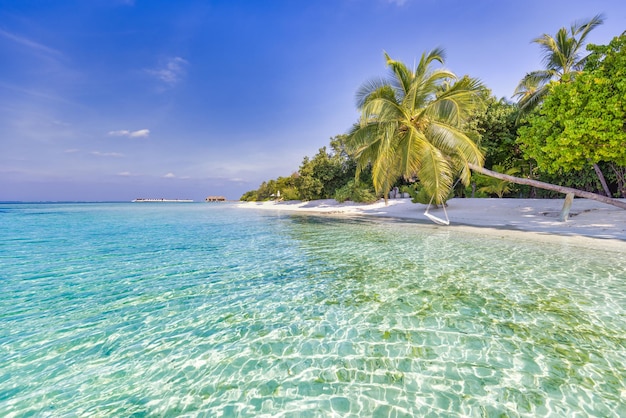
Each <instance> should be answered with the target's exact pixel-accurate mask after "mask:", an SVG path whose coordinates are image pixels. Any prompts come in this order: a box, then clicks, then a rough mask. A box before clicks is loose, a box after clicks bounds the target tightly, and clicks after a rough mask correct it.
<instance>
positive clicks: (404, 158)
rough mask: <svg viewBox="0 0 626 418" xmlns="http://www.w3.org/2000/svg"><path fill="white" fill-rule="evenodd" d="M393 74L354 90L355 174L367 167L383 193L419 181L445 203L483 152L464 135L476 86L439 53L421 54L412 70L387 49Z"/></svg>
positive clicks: (351, 144)
mask: <svg viewBox="0 0 626 418" xmlns="http://www.w3.org/2000/svg"><path fill="white" fill-rule="evenodd" d="M385 59H386V61H387V66H388V67H389V69H390V70H391V71H390V77H389V78H387V79H382V80H376V81H371V82H369V83H366V84H365V85H363V86H362V87H361V88H360V89H359V91H358V93H357V105H358V108H359V110H360V112H361V117H360V120H359V122H358V123H357V124H355V126H354V127H353V128H352V130H351V131H350V133H349V135H348V138H347V146H348V149H349V150H350V153H351V155H352V156H353V158H354V159H355V161H356V162H357V178H358V175H359V173H360V172H361V170H363V169H364V168H365V167H368V166H369V165H371V169H372V178H373V182H374V188H375V189H376V192H377V193H378V194H380V193H382V194H383V195H384V196H385V199H386V196H387V192H388V191H389V190H390V189H391V186H393V184H394V183H395V182H396V181H397V180H398V179H399V178H401V177H404V178H407V179H411V178H418V179H419V181H420V182H421V184H422V186H423V188H424V189H425V190H426V192H427V193H428V194H429V195H430V196H432V198H433V200H434V203H435V204H441V203H443V202H445V200H446V198H447V197H448V195H449V192H450V190H451V188H452V184H453V181H454V179H455V178H456V176H458V177H459V178H460V179H461V181H462V182H463V183H464V184H466V185H467V184H469V181H470V176H471V172H470V169H469V165H470V164H473V165H479V166H482V163H483V155H482V153H481V151H480V150H479V149H478V147H477V146H476V144H475V143H474V142H473V141H472V140H471V139H470V138H469V137H468V136H467V135H466V134H465V133H464V132H463V124H464V123H465V121H466V119H467V117H468V115H469V112H470V111H471V110H472V109H473V108H474V107H475V106H477V105H478V104H479V103H480V102H481V92H482V89H481V87H482V86H481V84H480V83H479V82H478V81H477V80H475V79H472V78H469V77H463V78H461V79H458V78H457V77H456V76H455V75H454V74H453V73H452V72H450V71H448V70H446V69H443V68H433V64H435V63H437V62H438V63H440V64H443V61H444V51H443V50H441V49H435V50H433V51H431V52H429V53H425V54H423V55H422V57H421V59H420V61H419V63H418V64H417V66H416V68H415V69H414V70H410V69H409V68H408V67H407V66H406V65H404V64H403V63H401V62H398V61H395V60H393V59H391V58H390V57H389V55H388V54H387V53H385Z"/></svg>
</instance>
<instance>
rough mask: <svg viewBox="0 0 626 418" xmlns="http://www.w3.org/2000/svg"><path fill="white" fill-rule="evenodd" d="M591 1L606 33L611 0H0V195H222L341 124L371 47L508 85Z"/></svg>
mask: <svg viewBox="0 0 626 418" xmlns="http://www.w3.org/2000/svg"><path fill="white" fill-rule="evenodd" d="M599 13H603V14H604V17H605V23H604V24H603V25H602V26H599V27H598V28H596V29H595V30H594V31H592V32H591V34H590V36H589V37H588V42H589V43H594V44H607V43H608V42H609V41H610V40H611V39H612V38H613V37H615V36H618V35H619V34H621V33H622V32H623V31H624V30H625V29H626V2H625V1H623V0H595V1H593V2H591V1H587V0H584V1H582V0H570V1H561V0H552V1H538V0H525V1H518V0H515V1H513V0H511V1H508V0H474V1H470V0H450V1H446V2H442V1H437V0H309V1H306V0H264V1H263V0H203V1H199V0H176V1H170V0H89V1H85V0H56V1H44V0H0V201H129V200H132V199H134V198H138V197H144V198H186V199H194V200H200V201H201V200H204V198H205V197H206V196H209V195H222V196H226V197H227V198H229V199H238V198H239V197H240V196H241V195H242V194H243V193H244V192H246V191H248V190H254V189H257V188H258V187H259V185H260V184H261V182H263V181H265V180H269V179H273V178H277V177H278V176H289V175H291V174H292V173H293V172H295V171H297V170H298V167H299V166H300V164H301V162H302V159H303V158H304V157H305V156H309V157H312V156H313V155H315V154H316V153H317V152H318V150H319V149H320V148H321V147H323V146H327V145H328V144H329V142H330V139H331V138H332V137H334V136H336V135H339V134H344V133H346V132H347V131H348V130H349V128H350V127H351V125H352V124H353V123H354V122H355V121H356V120H357V119H358V111H357V109H356V105H355V94H356V91H357V90H358V88H359V87H360V86H361V85H362V84H363V83H365V82H367V81H368V80H371V79H375V78H380V77H384V76H385V75H386V74H387V69H386V67H385V61H384V57H383V54H384V52H385V51H386V52H387V53H388V54H389V55H390V56H391V57H392V58H394V59H396V60H399V61H403V62H405V63H406V64H408V65H409V66H411V67H413V64H414V63H415V62H416V60H418V59H419V57H420V56H421V55H422V53H424V52H426V51H429V50H432V49H434V48H436V47H442V48H444V49H445V51H446V62H445V67H446V68H448V69H450V70H451V71H453V72H454V73H456V74H457V75H459V76H461V75H465V74H467V75H470V76H472V77H477V78H479V79H480V80H482V82H483V83H484V84H485V85H486V86H487V87H488V88H489V89H491V91H492V92H493V94H494V95H495V96H497V97H505V98H511V96H512V95H513V92H514V90H515V87H516V85H517V83H518V82H519V80H520V79H521V78H522V77H523V76H524V74H526V73H527V72H529V71H533V70H537V69H541V68H542V62H541V53H540V50H539V48H538V46H537V45H536V44H533V43H532V42H531V41H532V39H533V38H536V37H538V36H540V35H542V34H544V33H548V34H550V35H554V34H555V33H556V31H557V30H558V29H559V28H561V27H564V26H565V27H569V26H570V25H571V24H572V23H574V22H576V21H580V20H583V19H588V18H591V17H593V16H595V15H596V14H599Z"/></svg>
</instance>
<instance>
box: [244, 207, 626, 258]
mask: <svg viewBox="0 0 626 418" xmlns="http://www.w3.org/2000/svg"><path fill="white" fill-rule="evenodd" d="M563 202H564V199H460V198H455V199H451V200H449V201H448V206H447V208H446V212H447V216H448V218H449V220H450V225H449V226H438V225H436V224H435V223H433V222H432V221H431V220H429V219H428V218H427V217H426V216H425V215H424V211H425V210H426V207H427V205H422V204H415V203H412V202H411V199H391V200H389V201H388V204H387V205H385V202H384V201H383V200H380V201H378V202H376V203H373V204H358V203H352V202H346V203H338V202H336V201H335V200H332V199H327V200H315V201H310V202H300V201H288V202H274V201H270V202H241V203H238V204H237V206H238V207H241V208H254V209H260V210H272V211H278V212H303V213H311V214H319V215H333V216H346V215H348V216H369V217H381V218H395V219H403V220H409V221H411V222H419V223H424V224H429V225H434V226H437V227H439V228H456V229H459V228H463V227H466V228H467V227H473V228H476V227H478V228H480V230H481V231H482V232H485V233H487V232H489V230H491V232H494V231H497V233H500V234H501V233H503V232H504V231H510V232H513V231H519V232H526V233H533V234H535V235H537V234H540V235H546V236H547V235H549V236H559V237H563V236H568V237H578V238H581V239H584V240H585V241H586V240H588V239H589V238H593V241H594V243H593V244H595V245H596V246H597V245H598V244H600V242H599V241H600V240H599V239H603V242H602V243H601V244H602V245H601V246H605V247H607V246H608V247H612V246H613V245H612V244H614V245H615V246H616V248H615V249H617V247H619V248H624V250H626V210H624V209H620V208H617V207H615V206H610V205H606V204H603V203H600V202H596V201H593V200H587V199H575V200H574V203H573V204H572V207H571V210H570V216H569V219H568V220H567V221H566V222H561V221H559V215H560V212H561V208H562V207H563ZM429 212H430V213H431V214H433V215H435V216H437V217H439V218H442V219H445V218H446V214H445V213H444V210H443V209H442V208H439V209H433V208H431V209H430V211H429ZM581 244H582V242H581Z"/></svg>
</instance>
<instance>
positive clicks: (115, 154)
mask: <svg viewBox="0 0 626 418" xmlns="http://www.w3.org/2000/svg"><path fill="white" fill-rule="evenodd" d="M90 154H91V155H95V156H97V157H113V158H121V157H123V156H124V154H120V153H119V152H101V151H92V152H91V153H90Z"/></svg>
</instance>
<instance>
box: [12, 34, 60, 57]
mask: <svg viewBox="0 0 626 418" xmlns="http://www.w3.org/2000/svg"><path fill="white" fill-rule="evenodd" d="M0 36H3V37H4V38H6V39H9V40H11V41H13V42H15V43H17V44H19V45H22V46H25V47H26V48H28V49H30V50H33V51H35V52H39V53H42V52H43V53H45V54H47V55H56V56H62V55H63V54H62V53H61V51H58V50H56V49H54V48H50V47H48V46H46V45H43V44H40V43H39V42H35V41H33V40H30V39H28V38H24V37H22V36H19V35H16V34H14V33H11V32H7V31H5V30H2V29H0Z"/></svg>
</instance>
